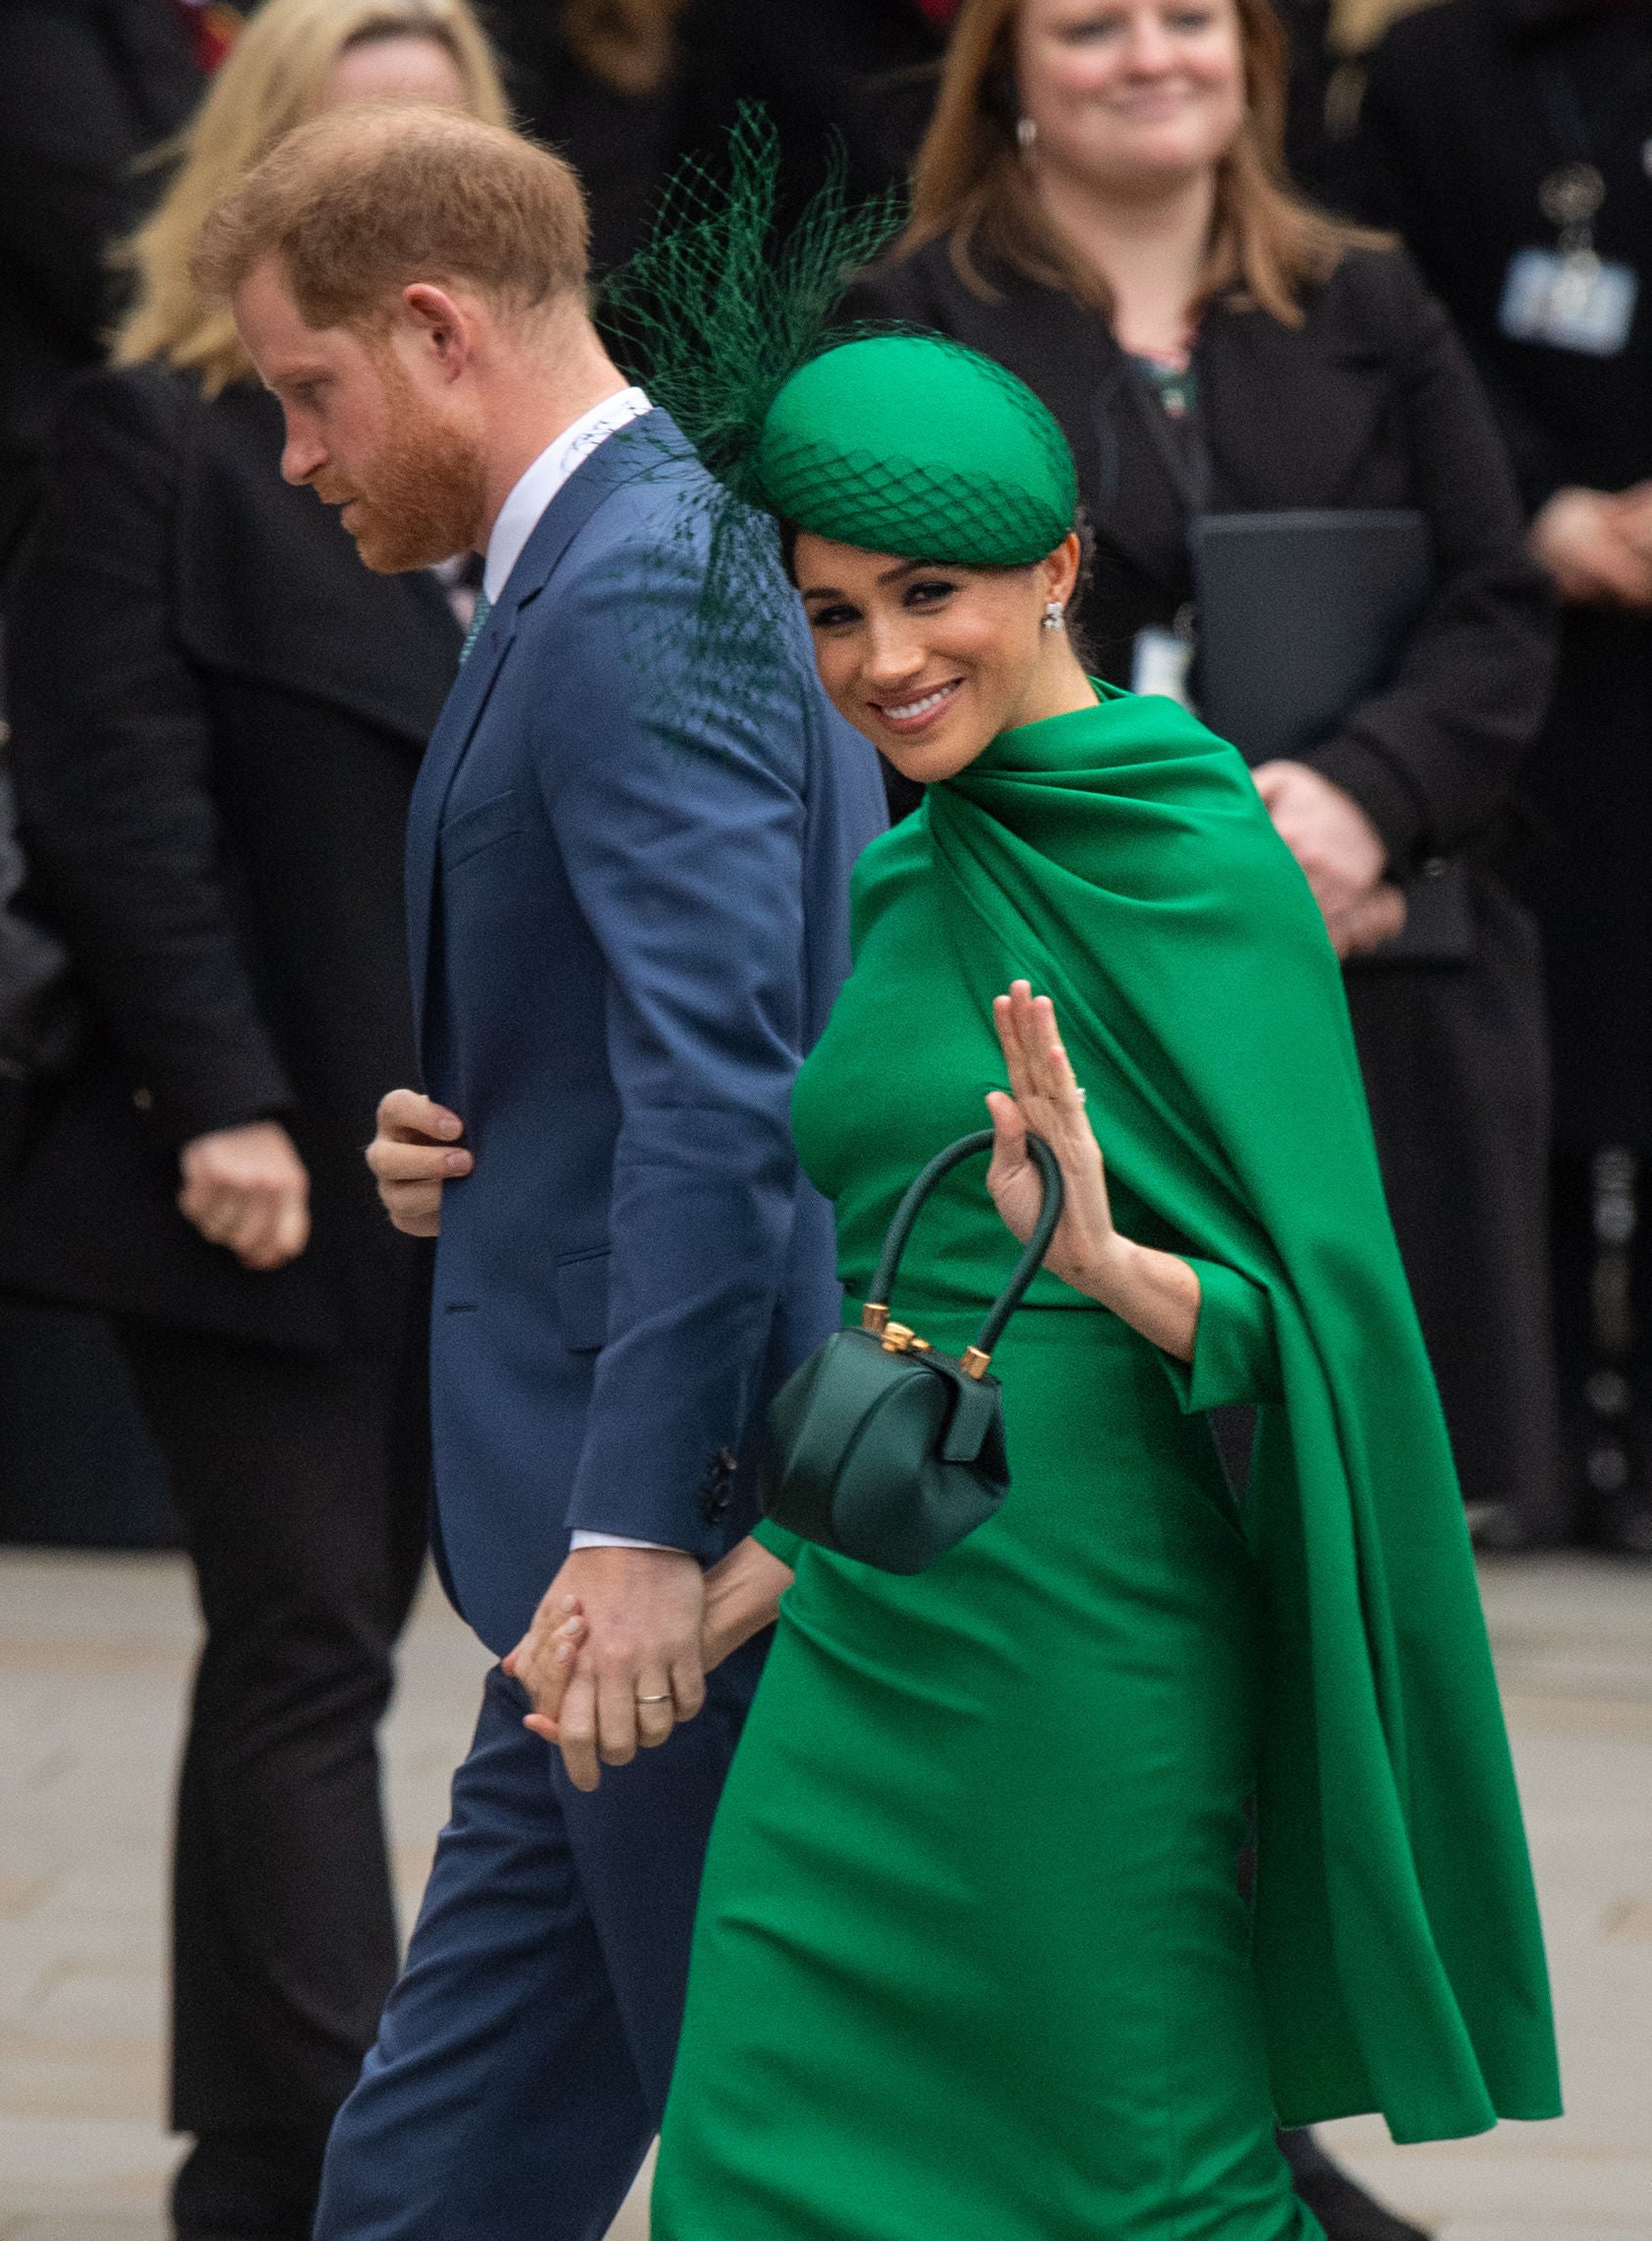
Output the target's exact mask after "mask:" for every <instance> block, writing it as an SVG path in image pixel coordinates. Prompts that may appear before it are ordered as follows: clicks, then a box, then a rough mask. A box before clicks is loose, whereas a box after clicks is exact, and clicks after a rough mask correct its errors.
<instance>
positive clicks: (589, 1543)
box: [481, 388, 660, 1549]
mask: <svg viewBox="0 0 1652 2241" xmlns="http://www.w3.org/2000/svg"><path fill="white" fill-rule="evenodd" d="M653 409H654V408H653V407H652V406H651V405H650V404H649V402H648V399H647V398H646V397H645V396H644V395H643V393H642V391H641V390H640V389H637V388H630V389H616V390H615V392H614V394H613V396H612V397H604V398H603V400H602V402H601V404H600V405H593V406H592V407H591V409H590V411H589V412H588V413H581V414H580V416H579V418H578V419H577V420H576V422H575V423H574V425H573V426H572V427H569V428H564V429H563V431H562V433H561V435H559V436H558V437H557V439H556V441H555V442H554V443H548V444H547V445H546V446H545V448H544V450H543V451H542V452H541V453H540V454H539V456H538V458H537V459H536V460H535V461H534V462H533V464H532V466H531V467H529V468H528V469H526V472H525V473H523V474H521V475H520V476H519V477H518V479H517V481H516V483H515V484H514V485H513V487H512V490H511V494H510V496H509V497H508V498H507V499H506V501H505V503H504V504H503V506H501V507H500V509H499V519H498V520H497V521H496V522H495V523H494V524H493V534H492V535H491V536H490V537H489V538H488V540H487V557H486V560H485V563H484V565H483V568H482V575H481V587H482V591H483V593H484V594H485V595H486V598H487V600H488V603H489V604H490V605H497V604H498V600H499V594H500V593H501V592H502V591H503V590H504V588H505V586H506V584H507V583H509V581H510V579H511V571H512V570H513V569H514V568H515V567H516V565H517V563H518V561H519V560H521V558H522V553H523V547H524V546H525V545H526V542H527V540H528V538H529V537H530V536H532V534H533V532H534V530H535V529H536V528H537V527H538V526H539V523H540V522H541V520H542V519H543V518H544V513H545V509H546V507H547V506H548V505H549V504H550V502H551V500H552V499H553V498H554V497H555V496H556V494H557V492H558V491H559V490H560V489H561V488H562V486H563V484H564V483H565V482H566V481H567V480H568V478H569V476H570V475H571V474H572V473H574V470H575V469H576V467H579V466H581V465H582V464H583V463H584V461H586V460H587V459H589V458H590V456H591V454H592V452H593V451H595V449H596V448H597V446H598V444H600V443H606V442H607V440H608V438H609V437H610V436H611V435H613V434H614V433H615V432H616V430H618V429H620V428H623V427H626V426H628V425H629V423H631V422H632V421H637V420H640V419H641V418H642V416H643V414H644V413H648V412H652V411H653ZM569 1546H570V1547H571V1548H576V1549H657V1548H658V1547H659V1546H660V1543H659V1542H658V1541H636V1540H631V1539H629V1538H627V1536H626V1534H624V1533H589V1532H585V1531H583V1530H578V1531H576V1533H575V1534H574V1537H573V1540H572V1541H571V1542H570V1544H569Z"/></svg>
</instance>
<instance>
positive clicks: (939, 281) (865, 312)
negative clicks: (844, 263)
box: [838, 235, 962, 326]
mask: <svg viewBox="0 0 1652 2241" xmlns="http://www.w3.org/2000/svg"><path fill="white" fill-rule="evenodd" d="M961 285H962V283H961V281H960V280H959V278H958V274H957V273H956V272H955V271H954V269H953V265H952V258H951V247H950V242H949V240H948V238H947V237H946V236H945V235H942V236H940V237H939V238H937V239H936V240H933V241H926V242H925V243H924V245H923V246H922V248H919V249H911V250H899V251H891V252H890V254H889V255H887V256H885V257H880V258H879V259H878V261H877V263H876V265H868V266H866V267H865V268H864V269H863V270H862V271H861V272H859V273H857V274H855V277H854V279H853V281H852V282H851V283H850V286H849V289H848V292H847V294H846V295H845V296H844V298H843V302H842V305H841V307H840V310H839V314H838V316H839V318H840V319H841V320H842V321H843V322H845V323H846V324H855V323H858V322H861V321H868V322H877V321H881V320H899V321H901V322H903V323H904V324H910V325H915V326H933V325H935V324H937V320H936V314H937V312H938V311H940V310H941V309H943V308H944V306H945V305H946V303H947V302H948V300H949V298H950V296H951V294H952V292H953V290H954V289H955V288H957V287H959V286H961Z"/></svg>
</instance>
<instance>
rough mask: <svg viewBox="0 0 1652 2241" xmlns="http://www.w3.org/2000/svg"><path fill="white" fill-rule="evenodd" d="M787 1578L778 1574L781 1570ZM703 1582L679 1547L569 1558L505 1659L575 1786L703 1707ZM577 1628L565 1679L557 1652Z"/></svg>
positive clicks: (535, 1724)
mask: <svg viewBox="0 0 1652 2241" xmlns="http://www.w3.org/2000/svg"><path fill="white" fill-rule="evenodd" d="M782 1569H783V1567H782ZM705 1601H706V1586H705V1575H704V1574H703V1573H702V1571H701V1569H700V1567H699V1565H698V1563H697V1562H696V1561H695V1559H694V1558H693V1557H691V1556H686V1555H684V1554H683V1553H682V1551H680V1550H678V1549H612V1548H591V1549H576V1550H575V1551H574V1553H573V1555H572V1556H570V1557H569V1558H568V1560H567V1561H566V1563H565V1564H564V1565H563V1568H562V1569H561V1570H560V1571H559V1572H558V1573H557V1575H556V1577H555V1579H553V1580H552V1582H551V1584H550V1586H549V1587H548V1588H547V1589H546V1590H545V1593H544V1595H543V1597H542V1598H541V1600H540V1604H539V1608H538V1610H537V1611H536V1612H535V1613H534V1616H533V1623H532V1625H531V1626H529V1628H528V1630H527V1632H526V1634H525V1635H524V1636H523V1638H522V1640H521V1641H520V1642H519V1643H518V1644H517V1646H516V1648H515V1649H514V1650H513V1651H512V1652H511V1654H510V1656H509V1657H508V1658H507V1659H506V1660H505V1670H506V1671H507V1672H508V1673H510V1674H511V1675H512V1676H513V1677H514V1678H515V1679H517V1680H519V1681H520V1682H521V1683H522V1685H523V1687H524V1688H525V1689H526V1691H527V1693H528V1696H529V1697H530V1698H531V1700H532V1703H533V1710H532V1712H530V1713H529V1714H528V1715H527V1718H526V1725H527V1726H528V1727H530V1728H532V1730H533V1732H534V1733H535V1734H536V1735H543V1736H544V1737H545V1739H546V1741H547V1742H550V1743H555V1744H556V1745H557V1746H558V1748H559V1749H560V1750H561V1752H562V1757H563V1764H564V1766H566V1767H567V1768H568V1775H569V1779H570V1780H571V1781H572V1782H573V1784H574V1786H575V1788H576V1789H580V1790H594V1789H595V1788H596V1786H597V1784H598V1783H599V1782H600V1781H601V1779H602V1768H604V1767H624V1766H627V1765H628V1764H629V1763H630V1761H631V1760H632V1759H634V1758H635V1756H636V1754H637V1752H638V1750H639V1749H640V1750H644V1751H649V1750H652V1749H654V1748H655V1746H656V1745H658V1744H661V1743H664V1742H666V1741H667V1740H668V1739H669V1737H670V1735H671V1732H672V1730H673V1728H674V1727H675V1726H676V1723H677V1721H678V1720H681V1719H692V1718H694V1716H695V1714H696V1713H697V1712H698V1711H699V1710H700V1707H701V1706H702V1705H703V1704H704V1703H705V1701H706V1683H705V1668H704V1665H703V1664H702V1662H701V1653H700V1627H701V1622H702V1619H703V1618H704V1614H705ZM571 1618H578V1619H580V1620H582V1622H583V1633H582V1635H581V1636H579V1637H578V1641H577V1658H576V1661H575V1663H574V1669H573V1674H572V1677H569V1675H568V1672H567V1669H566V1668H567V1666H568V1664H569V1661H568V1660H567V1659H566V1658H563V1659H559V1658H558V1656H557V1652H558V1650H559V1648H562V1647H563V1646H564V1645H565V1643H566V1641H567V1639H568V1637H566V1636H565V1635H564V1634H563V1632H562V1629H563V1628H564V1627H565V1626H567V1625H568V1623H569V1621H570V1619H571Z"/></svg>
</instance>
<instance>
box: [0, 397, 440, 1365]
mask: <svg viewBox="0 0 1652 2241" xmlns="http://www.w3.org/2000/svg"><path fill="white" fill-rule="evenodd" d="M280 444H281V423H280V412H279V409H278V407H277V406H276V405H275V400H274V399H273V398H271V397H269V396H267V395H266V394H265V393H264V392H263V391H262V390H260V389H257V388H254V387H253V386H252V385H251V384H235V385H232V386H231V387H230V388H228V389H226V390H225V392H224V393H223V394H222V395H221V396H220V397H218V398H217V399H216V400H215V401H213V402H212V403H210V404H209V403H205V402H203V401H202V399H201V396H200V393H199V391H198V389H197V387H196V386H195V384H194V382H193V381H192V380H191V379H189V378H188V377H187V376H184V375H182V374H178V373H171V372H168V371H164V370H162V369H159V368H155V367H141V368H134V369H128V370H124V371H119V372H111V373H97V374H93V375H91V376H89V377H87V378H86V379H85V380H84V381H83V382H82V383H81V384H80V385H79V386H78V388H77V389H76V390H75V393H74V394H73V395H72V397H71V398H70V400H69V402H68V405H67V408H66V410H65V412H64V414H63V416H62V418H61V421H60V423H59V425H58V427H57V430H56V433H55V438H54V442H53V444H52V447H51V449H50V451H49V453H48V457H47V466H46V474H45V481H44V490H43V496H42V502H41V509H40V514H39V519H38V522H37V523H36V526H35V529H34V532H33V534H32V536H31V538H30V541H29V544H28V546H27V548H26V550H25V554H24V557H23V560H22V562H21V564H20V568H19V570H18V573H17V575H16V578H15V580H14V582H13V584H12V586H11V589H10V598H9V624H10V642H11V648H12V668H13V675H12V724H13V738H12V753H13V758H14V764H15V772H16V783H17V791H18V799H19V807H20V811H21V815H22V822H23V829H24V836H25V846H26V848H27V851H28V854H29V858H30V863H31V866H32V883H33V893H32V899H33V901H34V902H35V904H36V906H37V907H38V908H39V909H41V910H42V911H43V912H44V913H45V914H46V915H47V916H48V917H49V918H50V919H51V921H53V922H55V924H56V925H57V926H58V927H59V928H60V929H61V930H62V931H63V932H64V934H65V935H66V936H67V938H68V940H69V942H70V945H71V948H72V950H73V952H74V954H75V961H76V965H77V968H78V971H79V974H80V977H81V979H82V981H83V983H84V986H85V988H86V990H87V992H88V994H89V995H90V997H91V999H92V1002H93V1005H94V1006H95V1009H96V1014H97V1020H98V1035H97V1042H96V1047H95V1050H94V1052H93V1054H92V1056H91V1059H90V1061H89V1063H88V1065H87V1067H86V1068H85V1070H84V1071H82V1073H81V1074H80V1075H79V1076H78V1077H77V1078H76V1079H75V1082H74V1083H73V1084H72V1085H71V1087H70V1088H69V1089H68V1091H67V1092H66V1093H65V1094H64V1095H63V1096H62V1097H61V1099H60V1100H59V1101H58V1102H57V1103H56V1105H55V1107H54V1109H53V1110H52V1111H51V1112H50V1114H49V1115H48V1117H47V1118H46V1120H45V1122H44V1124H43V1130H42V1134H41V1138H40V1141H39V1142H38V1144H37V1146H36V1148H35V1150H34V1152H33V1154H32V1156H31V1158H30V1159H29V1160H28V1161H27V1163H26V1164H25V1169H24V1170H23V1173H22V1175H21V1176H20V1178H19V1179H18V1181H17V1182H16V1183H15V1184H14V1185H13V1186H12V1187H10V1188H9V1189H8V1191H7V1193H6V1196H5V1198H4V1201H3V1202H0V1284H5V1285H8V1286H11V1287H13V1288H15V1289H18V1290H21V1291H24V1292H27V1293H31V1294H35V1295H38V1296H42V1297H45V1298H49V1299H56V1300H67V1301H73V1302H77V1303H81V1304H84V1305H87V1306H91V1307H97V1308H102V1309H107V1310H111V1311H114V1312H117V1313H121V1314H126V1315H138V1316H146V1317H151V1318H154V1319H156V1320H160V1321H163V1322H170V1323H176V1324H180V1325H186V1326H189V1327H194V1328H199V1329H206V1330H215V1331H219V1332H223V1333H225V1334H227V1335H230V1336H235V1337H241V1338H246V1339H251V1340H262V1341H265V1342H268V1343H273V1344H275V1345H282V1346H298V1347H313V1348H322V1349H326V1350H348V1351H379V1350H382V1349H383V1348H386V1347H388V1346H391V1345H393V1344H394V1343H395V1342H396V1341H397V1340H398V1339H399V1337H400V1335H401V1327H402V1321H403V1317H404V1314H405V1302H406V1284H407V1280H408V1275H409V1271H410V1269H411V1268H412V1266H413V1261H414V1249H413V1248H412V1247H411V1246H410V1244H409V1242H408V1240H406V1239H404V1238H401V1237H399V1236H398V1235H397V1234H396V1233H395V1232H394V1231H393V1230H392V1229H391V1228H390V1226H389V1223H388V1222H387V1221H386V1220H385V1219H384V1217H383V1215H382V1212H381V1211H380V1209H379V1207H378V1205H377V1202H376V1199H375V1195H374V1191H373V1187H372V1182H371V1178H370V1177H369V1175H368V1173H367V1170H366V1168H365V1166H364V1164H363V1160H362V1148H363V1146H364V1145H365V1144H366V1143H367V1141H368V1139H369V1137H370V1136H371V1135H372V1133H373V1121H374V1107H375V1102H376V1100H377V1099H378V1097H379V1096H380V1095H381V1094H382V1093H383V1091H384V1090H386V1089H388V1088H391V1087H392V1086H394V1085H395V1084H396V1083H398V1082H406V1081H411V1080H413V1079H414V1078H415V1071H414V1056H413V1043H412V1027H411V1007H410V1003H409V994H408V986H407V967H406V959H405V949H404V932H403V920H402V839H403V825H404V822H405V813H406V808H407V801H408V796H409V794H410V792H411V790H412V786H413V780H414V776H415V773H416V772H417V769H418V765H419V760H420V756H421V753H422V752H423V749H424V745H425V741H426V736H427V734H428V732H429V730H430V727H431V725H432V724H433V722H434V721H435V718H436V715H437V713H438V711H439V710H440V707H441V704H442V700H443V697H444V695H445V692H446V690H447V686H448V684H449V682H450V681H451V678H452V676H453V673H454V668H455V662H456V657H457V654H458V649H459V642H460V634H459V627H458V624H457V622H455V620H454V618H453V616H452V614H451V612H450V610H449V608H448V605H447V601H446V599H445V597H444V595H443V594H442V592H441V590H440V588H439V586H438V585H437V584H436V583H435V581H434V579H433V578H431V577H429V576H426V575H412V576H401V577H383V576H374V575H370V574H369V573H368V572H367V571H366V570H365V569H364V568H363V567H362V566H361V564H360V562H359V561H358V560H357V558H356V554H355V550H354V547H353V546H352V544H351V543H350V540H349V538H348V536H347V535H346V534H345V532H344V531H343V529H342V528H341V527H340V526H339V524H338V522H337V520H336V517H335V516H334V515H332V514H331V513H329V512H328V511H327V510H326V509H325V508H324V507H323V506H322V504H321V503H320V501H319V500H318V499H317V498H316V496H315V495H314V493H313V492H311V491H309V490H295V489H292V488H289V487H288V486H287V485H286V484H285V483H283V482H282V481H281V479H280V475H279V473H278V468H277V462H278V458H279V453H280ZM265 1117H275V1118H278V1119H280V1120H283V1121H284V1122H285V1123H286V1125H287V1126H288V1127H289V1128H290V1130H291V1132H292V1135H293V1137H294V1139H295V1141H296V1143H297V1145H298V1148H299V1151H300V1153H301V1154H302V1156H303V1158H304V1159H305V1161H306V1163H307V1165H308V1167H309V1169H310V1173H311V1189H312V1211H313V1217H314V1236H313V1239H312V1242H311V1244H310V1246H309V1248H308V1250H307V1251H306V1252H305V1253H304V1254H302V1255H301V1256H300V1258H299V1259H298V1260H297V1261H296V1262H294V1263H293V1264H291V1266H290V1267H288V1268H286V1269H283V1270H278V1271H276V1272H275V1273H273V1274H250V1273H248V1272H247V1271H246V1270H242V1269H241V1268H240V1267H239V1266H238V1265H237V1264H236V1263H235V1261H234V1260H233V1258H232V1257H231V1256H230V1255H229V1254H228V1253H227V1252H225V1251H224V1250H223V1249H222V1248H219V1247H215V1246H211V1245H208V1244H206V1243H205V1242H204V1241H203V1240H202V1239H201V1238H200V1237H199V1236H198V1235H197V1233H196V1232H195V1230H194V1229H193V1228H192V1227H191V1226H190V1225H189V1224H188V1223H187V1222H186V1221H185V1220H183V1218H182V1216H181V1215H179V1214H178V1212H177V1211H176V1208H175V1204H174V1200H175V1193H176V1190H177V1157H178V1151H179V1148H180V1147H181V1146H182V1145H183V1144H184V1143H186V1142H187V1141H188V1140H189V1139H190V1138H191V1137H194V1136H197V1135H200V1134H202V1133H204V1132H205V1131H207V1130H210V1129H216V1128H223V1127H227V1126H231V1125H233V1124H235V1123H237V1122H241V1121H246V1120H255V1119H260V1118H265Z"/></svg>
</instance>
